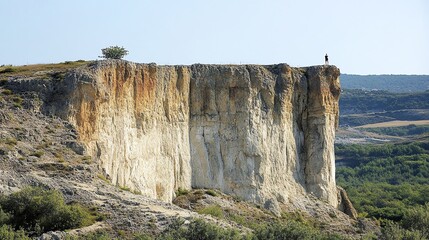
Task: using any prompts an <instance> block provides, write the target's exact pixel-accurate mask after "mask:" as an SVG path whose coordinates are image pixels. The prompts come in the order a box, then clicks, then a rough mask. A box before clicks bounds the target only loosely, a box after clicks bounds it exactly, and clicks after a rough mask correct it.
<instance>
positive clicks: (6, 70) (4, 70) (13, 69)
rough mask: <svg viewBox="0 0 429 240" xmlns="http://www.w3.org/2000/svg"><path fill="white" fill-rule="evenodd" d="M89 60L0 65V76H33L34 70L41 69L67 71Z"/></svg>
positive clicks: (39, 70) (38, 70)
mask: <svg viewBox="0 0 429 240" xmlns="http://www.w3.org/2000/svg"><path fill="white" fill-rule="evenodd" d="M88 63H89V62H87V61H83V60H78V61H74V62H70V61H66V62H63V63H52V64H33V65H23V66H2V67H0V76H2V77H13V76H33V75H34V73H36V72H41V71H50V70H55V71H57V72H58V71H64V72H65V71H67V70H69V69H73V68H77V67H80V66H83V65H86V64H88Z"/></svg>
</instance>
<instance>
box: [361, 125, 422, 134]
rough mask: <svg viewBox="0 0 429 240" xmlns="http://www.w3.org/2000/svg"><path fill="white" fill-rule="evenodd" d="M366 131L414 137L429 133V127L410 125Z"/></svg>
mask: <svg viewBox="0 0 429 240" xmlns="http://www.w3.org/2000/svg"><path fill="white" fill-rule="evenodd" d="M365 131H368V132H373V133H378V134H383V135H390V136H410V135H411V136H412V135H420V134H423V133H429V125H422V126H417V125H414V124H410V125H408V126H403V127H382V128H365Z"/></svg>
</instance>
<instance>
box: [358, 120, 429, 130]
mask: <svg viewBox="0 0 429 240" xmlns="http://www.w3.org/2000/svg"><path fill="white" fill-rule="evenodd" d="M411 124H414V125H429V120H419V121H390V122H382V123H374V124H367V125H363V126H359V127H358V128H381V127H403V126H408V125H411Z"/></svg>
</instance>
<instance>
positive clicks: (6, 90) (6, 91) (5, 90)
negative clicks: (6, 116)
mask: <svg viewBox="0 0 429 240" xmlns="http://www.w3.org/2000/svg"><path fill="white" fill-rule="evenodd" d="M2 93H3V94H4V95H12V94H13V92H12V90H10V89H4V90H3V91H2Z"/></svg>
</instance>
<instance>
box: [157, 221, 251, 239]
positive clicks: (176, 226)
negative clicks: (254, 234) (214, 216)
mask: <svg viewBox="0 0 429 240" xmlns="http://www.w3.org/2000/svg"><path fill="white" fill-rule="evenodd" d="M182 223H183V222H181V221H176V222H174V223H173V224H171V225H170V226H169V230H168V231H167V232H164V233H163V234H162V235H161V236H160V237H159V239H165V240H173V239H187V240H220V239H225V240H228V239H231V240H232V239H234V240H239V239H250V236H247V235H240V233H239V232H238V231H236V230H233V229H224V228H220V227H218V226H216V225H214V224H211V223H207V222H204V221H203V220H200V219H197V220H194V221H192V222H191V223H190V224H189V225H188V226H184V225H183V224H182Z"/></svg>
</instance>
